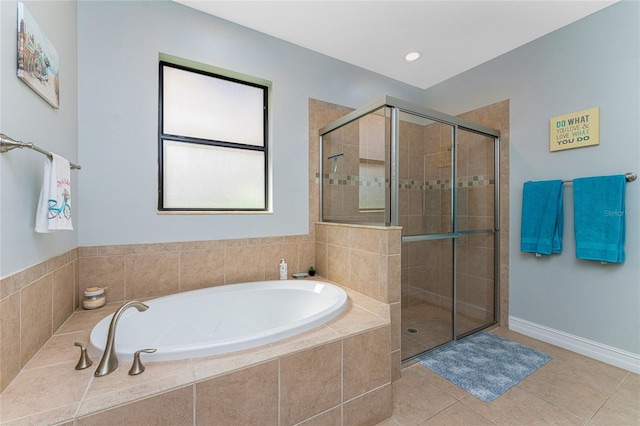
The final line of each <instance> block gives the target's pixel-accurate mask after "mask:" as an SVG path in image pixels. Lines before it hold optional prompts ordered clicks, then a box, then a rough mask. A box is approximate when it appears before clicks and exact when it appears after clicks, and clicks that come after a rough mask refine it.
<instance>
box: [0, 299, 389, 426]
mask: <svg viewBox="0 0 640 426" xmlns="http://www.w3.org/2000/svg"><path fill="white" fill-rule="evenodd" d="M345 291H347V293H348V295H349V302H348V303H349V305H348V307H347V309H346V311H345V312H343V313H342V314H341V315H340V316H339V317H337V318H335V319H333V320H332V321H330V322H328V323H327V324H325V325H322V326H319V327H317V328H315V329H313V330H309V331H307V332H305V333H302V334H300V335H298V336H293V337H290V338H287V339H283V340H281V341H278V342H274V343H271V344H266V345H262V346H258V347H256V348H251V349H246V350H242V351H237V352H233V353H229V354H221V355H214V356H209V357H204V358H194V359H189V360H183V361H169V362H156V363H153V362H146V363H145V366H146V370H145V372H144V373H143V374H141V375H138V376H129V375H128V371H129V368H130V366H131V362H130V361H129V362H124V360H121V362H120V366H119V367H118V369H117V370H116V371H115V372H113V373H111V374H110V375H108V376H105V377H94V376H93V373H94V371H95V368H96V366H97V364H98V362H99V361H100V359H99V357H97V356H96V355H95V354H91V357H92V360H93V362H94V365H93V366H91V367H89V368H87V369H85V370H80V371H77V370H75V369H74V366H75V364H76V362H77V359H78V357H79V354H80V350H79V348H77V347H75V346H74V345H73V342H75V341H80V342H81V343H85V344H86V343H88V340H89V333H90V330H91V329H92V328H93V327H94V326H95V325H96V324H97V323H98V322H99V321H100V320H101V319H102V318H104V317H106V316H107V315H110V314H111V313H113V312H114V311H115V310H116V309H117V308H118V307H119V306H120V305H121V303H110V304H107V305H106V306H104V307H103V308H100V309H97V310H94V311H83V310H78V311H76V312H74V313H73V314H72V315H71V317H70V318H69V319H68V320H67V321H66V322H65V323H64V324H63V325H62V326H61V327H60V328H59V329H58V330H57V331H56V333H55V334H54V335H53V336H52V337H51V338H50V339H49V340H48V341H47V343H45V345H44V346H43V348H42V349H41V350H40V351H39V352H38V353H37V354H36V356H35V357H33V358H32V360H31V361H30V363H29V364H28V365H27V367H26V368H25V369H23V370H22V371H21V372H20V373H19V374H18V376H17V377H16V378H15V379H14V380H13V381H12V382H11V384H10V385H9V386H8V387H7V389H6V390H5V391H4V392H3V393H2V394H1V395H0V404H2V410H1V412H0V423H2V424H3V425H4V424H20V425H30V424H44V423H49V424H52V423H62V422H66V421H73V420H74V419H79V418H81V417H83V416H90V415H92V414H95V413H99V412H103V411H106V410H111V409H114V408H118V407H122V408H123V409H124V407H123V405H125V404H130V403H132V402H135V401H142V400H146V399H148V398H149V397H153V396H158V395H162V394H166V393H167V392H173V391H175V390H177V389H181V388H185V387H189V386H191V385H193V384H194V383H195V384H197V383H199V382H202V381H205V380H207V379H211V378H214V377H217V376H221V375H223V374H227V373H230V372H234V371H237V370H241V369H243V368H246V367H249V366H252V365H256V364H260V363H264V362H267V361H272V360H279V359H282V358H283V357H286V356H291V355H293V354H296V353H299V352H302V351H306V350H309V349H312V348H316V347H319V346H322V345H326V344H331V343H334V342H339V341H341V340H343V339H344V338H345V337H346V336H350V335H354V334H359V333H363V332H365V331H369V330H374V329H376V328H380V327H384V326H388V325H389V323H390V320H389V305H387V304H385V303H381V302H378V301H376V300H374V299H372V298H369V297H367V296H365V295H362V294H360V293H358V292H356V291H353V290H351V289H347V288H345ZM143 362H144V358H143ZM278 362H280V361H278ZM118 409H120V408H118Z"/></svg>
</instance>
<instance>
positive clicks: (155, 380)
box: [0, 288, 392, 425]
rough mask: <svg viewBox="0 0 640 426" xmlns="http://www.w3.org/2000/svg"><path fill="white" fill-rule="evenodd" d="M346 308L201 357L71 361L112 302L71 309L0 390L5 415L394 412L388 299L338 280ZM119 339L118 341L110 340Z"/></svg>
mask: <svg viewBox="0 0 640 426" xmlns="http://www.w3.org/2000/svg"><path fill="white" fill-rule="evenodd" d="M345 290H346V291H347V293H348V295H349V308H348V309H347V311H346V312H345V313H343V314H342V315H341V316H340V317H338V318H336V319H334V320H332V321H330V322H329V323H327V324H325V325H323V326H321V327H318V328H316V329H314V330H311V331H309V332H306V333H303V334H301V335H299V336H295V337H291V338H288V339H285V340H283V341H280V342H275V343H273V344H269V345H263V346H260V347H258V348H253V349H250V350H245V351H240V352H235V353H230V354H223V355H216V356H211V357H206V358H198V359H190V360H185V361H172V362H160V363H147V364H146V371H145V372H144V373H143V374H141V375H139V376H129V375H128V374H127V372H128V370H129V367H130V365H131V363H130V361H127V360H122V361H121V364H120V367H119V368H118V370H116V371H115V372H114V373H112V374H110V375H108V376H105V377H100V378H94V377H93V371H94V370H95V368H94V367H95V365H97V364H96V362H97V361H98V360H97V359H96V357H95V356H94V365H93V366H92V367H90V368H88V369H85V370H82V371H76V370H74V366H75V364H76V362H77V359H78V356H79V350H78V348H77V347H75V346H73V342H75V341H81V342H86V341H87V340H88V337H89V333H90V330H91V328H92V327H93V325H94V324H95V323H97V321H99V320H100V319H101V318H103V317H104V316H105V315H107V314H109V313H111V312H113V311H114V310H115V309H116V308H117V307H118V305H119V304H118V303H110V304H107V305H106V306H105V307H104V308H101V309H99V310H95V311H77V312H75V313H74V314H73V315H72V316H71V317H70V318H69V319H68V320H67V321H66V322H65V323H64V325H63V326H62V327H61V328H60V329H59V330H58V331H57V332H56V333H55V335H54V336H53V337H52V338H51V339H49V341H48V342H47V343H46V344H45V345H44V347H43V348H42V349H41V350H40V351H39V352H38V353H37V354H36V355H35V356H34V357H33V358H32V359H31V361H30V362H29V363H28V364H27V365H26V367H25V368H24V369H23V370H22V372H21V373H20V374H19V375H18V377H17V378H16V379H15V380H14V381H13V382H12V383H11V385H10V386H9V387H8V388H7V389H6V390H5V392H4V393H3V394H2V396H1V397H0V403H1V404H2V410H1V411H0V416H1V417H0V422H2V423H3V424H42V423H56V422H67V421H69V422H70V421H71V420H72V419H75V424H78V425H82V424H122V423H123V422H124V423H130V424H196V423H197V424H212V423H222V424H274V425H275V424H281V425H289V424H297V423H300V422H303V421H305V420H307V419H310V422H309V424H362V423H368V424H375V423H376V422H378V421H381V420H383V419H384V418H386V417H388V416H389V415H391V410H392V404H391V399H392V398H391V364H390V363H391V359H390V358H391V357H390V350H389V349H390V344H391V343H390V315H389V305H388V304H386V303H382V302H379V301H377V300H375V299H372V298H370V297H368V296H365V295H363V294H361V293H359V292H356V291H354V290H351V289H349V288H345ZM116 343H117V342H116Z"/></svg>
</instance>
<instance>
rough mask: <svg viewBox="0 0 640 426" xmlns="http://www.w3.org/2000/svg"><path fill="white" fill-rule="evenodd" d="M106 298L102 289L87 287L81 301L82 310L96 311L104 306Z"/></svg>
mask: <svg viewBox="0 0 640 426" xmlns="http://www.w3.org/2000/svg"><path fill="white" fill-rule="evenodd" d="M106 301H107V297H106V296H105V294H104V288H102V287H89V288H87V289H86V290H85V291H84V299H82V307H83V308H84V309H98V308H101V307H102V306H104V304H105V302H106Z"/></svg>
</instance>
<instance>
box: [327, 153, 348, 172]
mask: <svg viewBox="0 0 640 426" xmlns="http://www.w3.org/2000/svg"><path fill="white" fill-rule="evenodd" d="M342 156H344V153H340V154H334V155H330V156H329V157H327V159H328V160H331V162H332V163H333V171H332V172H331V173H335V172H337V171H338V158H340V157H342Z"/></svg>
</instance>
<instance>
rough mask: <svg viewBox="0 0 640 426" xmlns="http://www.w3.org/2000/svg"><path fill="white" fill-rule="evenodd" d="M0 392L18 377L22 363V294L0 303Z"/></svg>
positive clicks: (15, 294)
mask: <svg viewBox="0 0 640 426" xmlns="http://www.w3.org/2000/svg"><path fill="white" fill-rule="evenodd" d="M0 342H1V344H0V360H1V361H2V362H0V392H2V391H4V390H5V389H6V388H7V386H8V385H9V383H11V381H12V380H13V379H14V378H15V377H16V376H17V375H18V373H19V372H20V369H21V368H22V363H21V361H20V293H13V294H12V295H11V296H9V297H7V298H5V299H2V301H0Z"/></svg>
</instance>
